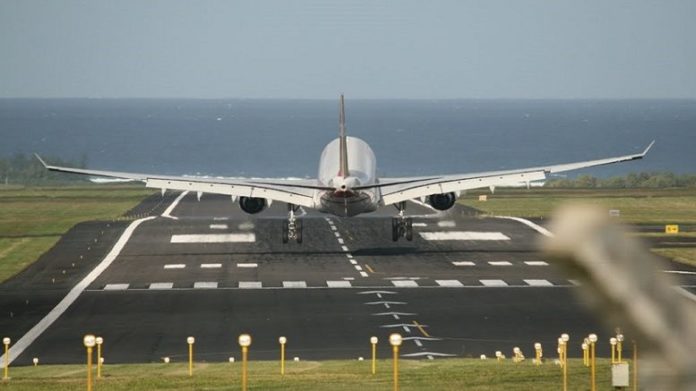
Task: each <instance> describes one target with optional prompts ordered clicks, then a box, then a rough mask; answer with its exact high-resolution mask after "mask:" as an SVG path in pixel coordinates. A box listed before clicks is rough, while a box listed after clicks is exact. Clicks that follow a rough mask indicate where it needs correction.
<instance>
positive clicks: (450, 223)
mask: <svg viewBox="0 0 696 391" xmlns="http://www.w3.org/2000/svg"><path fill="white" fill-rule="evenodd" d="M437 226H438V227H446V228H451V227H456V226H457V223H455V222H454V221H452V220H445V221H438V222H437Z"/></svg>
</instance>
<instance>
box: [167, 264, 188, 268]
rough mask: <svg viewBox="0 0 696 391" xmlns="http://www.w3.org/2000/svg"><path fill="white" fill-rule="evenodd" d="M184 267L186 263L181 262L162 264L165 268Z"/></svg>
mask: <svg viewBox="0 0 696 391" xmlns="http://www.w3.org/2000/svg"><path fill="white" fill-rule="evenodd" d="M185 267H186V265H184V264H183V263H175V264H169V265H164V268H165V269H183V268H185Z"/></svg>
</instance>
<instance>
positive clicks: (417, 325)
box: [413, 320, 430, 337]
mask: <svg viewBox="0 0 696 391" xmlns="http://www.w3.org/2000/svg"><path fill="white" fill-rule="evenodd" d="M413 325H414V326H416V328H417V329H418V331H420V332H421V334H423V336H424V337H430V334H428V332H427V331H425V329H424V328H423V326H421V325H420V324H419V323H418V322H416V321H415V320H414V321H413Z"/></svg>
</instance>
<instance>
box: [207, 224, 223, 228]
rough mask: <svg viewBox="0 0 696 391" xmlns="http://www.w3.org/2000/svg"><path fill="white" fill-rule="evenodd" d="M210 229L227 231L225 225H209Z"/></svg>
mask: <svg viewBox="0 0 696 391" xmlns="http://www.w3.org/2000/svg"><path fill="white" fill-rule="evenodd" d="M210 229H227V224H210Z"/></svg>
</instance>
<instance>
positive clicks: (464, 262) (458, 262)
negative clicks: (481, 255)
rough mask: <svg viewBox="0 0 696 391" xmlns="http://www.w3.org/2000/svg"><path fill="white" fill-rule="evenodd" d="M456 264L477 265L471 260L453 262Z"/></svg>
mask: <svg viewBox="0 0 696 391" xmlns="http://www.w3.org/2000/svg"><path fill="white" fill-rule="evenodd" d="M452 265H454V266H476V263H474V262H470V261H454V262H452Z"/></svg>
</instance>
